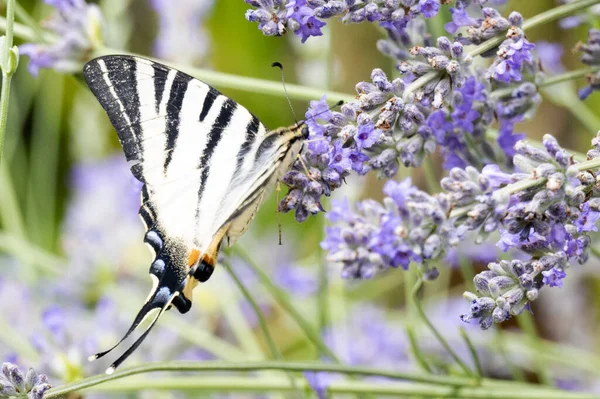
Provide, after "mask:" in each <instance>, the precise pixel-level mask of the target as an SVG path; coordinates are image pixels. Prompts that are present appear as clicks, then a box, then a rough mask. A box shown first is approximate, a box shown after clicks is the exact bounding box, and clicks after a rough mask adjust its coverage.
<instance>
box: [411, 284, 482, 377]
mask: <svg viewBox="0 0 600 399" xmlns="http://www.w3.org/2000/svg"><path fill="white" fill-rule="evenodd" d="M421 288H423V280H422V279H420V278H419V279H418V280H417V282H416V284H415V286H414V288H413V290H412V300H413V303H414V305H415V309H416V310H417V313H418V315H419V316H420V318H421V320H422V321H423V322H424V323H425V324H426V325H427V327H429V330H430V331H431V332H432V333H433V335H434V336H435V337H436V339H437V340H438V342H439V343H440V344H441V345H442V347H443V348H444V349H445V350H446V352H448V354H449V355H450V356H451V357H452V359H454V361H455V362H456V364H457V365H458V366H460V368H461V369H462V370H463V371H464V372H465V374H466V375H469V376H472V375H473V372H472V371H471V370H470V369H469V367H467V365H466V364H465V363H464V362H463V361H462V360H460V358H459V357H458V355H457V354H456V353H455V352H454V351H453V350H452V348H451V347H450V345H449V344H448V342H447V341H446V339H445V338H444V337H443V336H442V334H440V332H439V331H438V330H437V329H436V328H435V326H434V325H433V324H432V323H431V321H430V320H429V319H428V318H427V315H426V314H425V311H424V310H423V307H422V306H421V301H420V300H419V291H420V290H421Z"/></svg>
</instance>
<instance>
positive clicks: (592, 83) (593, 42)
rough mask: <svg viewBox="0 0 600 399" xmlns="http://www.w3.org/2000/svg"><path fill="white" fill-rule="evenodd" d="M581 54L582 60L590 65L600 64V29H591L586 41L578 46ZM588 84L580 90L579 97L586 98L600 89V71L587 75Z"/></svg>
mask: <svg viewBox="0 0 600 399" xmlns="http://www.w3.org/2000/svg"><path fill="white" fill-rule="evenodd" d="M578 49H579V51H581V52H582V53H583V54H582V55H581V58H580V60H581V62H583V63H584V64H586V65H590V66H598V65H600V30H598V29H590V30H589V32H588V40H587V42H586V43H584V44H582V45H580V46H579V47H578ZM586 80H587V82H588V85H587V86H585V87H584V88H582V89H581V90H579V98H580V99H582V100H585V99H586V98H588V97H589V96H590V94H592V92H594V91H595V90H600V71H598V72H594V73H589V74H588V75H587V76H586Z"/></svg>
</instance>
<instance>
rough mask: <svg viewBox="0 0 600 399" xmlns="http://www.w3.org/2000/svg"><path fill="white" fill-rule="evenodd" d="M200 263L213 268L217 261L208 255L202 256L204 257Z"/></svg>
mask: <svg viewBox="0 0 600 399" xmlns="http://www.w3.org/2000/svg"><path fill="white" fill-rule="evenodd" d="M202 263H204V264H207V265H209V266H214V265H215V263H217V261H216V259H215V257H214V256H211V255H210V254H204V256H202Z"/></svg>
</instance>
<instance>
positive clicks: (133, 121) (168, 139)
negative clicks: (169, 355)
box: [83, 55, 308, 374]
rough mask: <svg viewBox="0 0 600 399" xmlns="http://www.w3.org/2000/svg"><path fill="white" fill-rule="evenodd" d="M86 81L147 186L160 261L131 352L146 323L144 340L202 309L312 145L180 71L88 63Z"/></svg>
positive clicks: (148, 222) (105, 60)
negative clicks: (225, 256)
mask: <svg viewBox="0 0 600 399" xmlns="http://www.w3.org/2000/svg"><path fill="white" fill-rule="evenodd" d="M83 75H84V77H85V81H86V83H87V85H88V86H89V88H90V89H91V91H92V93H93V94H94V95H95V96H96V98H97V99H98V101H99V102H100V105H101V106H102V107H103V108H104V110H105V111H106V113H107V114H108V117H109V119H110V121H111V122H112V125H113V126H114V128H115V130H116V131H117V134H118V136H119V141H120V142H121V145H122V146H123V150H124V152H125V157H126V158H127V161H129V162H130V165H131V172H132V174H133V175H134V176H135V178H137V179H138V180H140V181H141V182H142V183H143V188H142V195H141V197H142V199H141V206H140V210H139V214H140V216H141V219H142V221H143V222H144V225H145V227H146V233H145V237H144V241H145V242H146V243H147V244H149V246H150V248H151V249H152V251H153V253H154V260H153V261H152V264H151V266H150V277H151V278H152V281H153V287H152V290H151V292H150V295H149V296H148V298H147V299H146V301H145V303H144V305H143V306H142V308H141V309H140V311H139V312H138V314H137V316H136V317H135V319H134V321H133V323H132V325H131V327H130V328H129V330H128V331H127V332H126V334H125V335H124V336H123V338H122V339H121V340H120V341H119V342H118V343H117V344H116V345H115V346H113V347H112V348H110V349H109V350H107V351H104V352H101V353H98V354H96V355H93V356H91V357H90V360H95V359H98V358H100V357H102V356H104V355H106V354H108V353H109V352H111V351H112V350H113V349H115V348H116V347H117V346H119V344H121V343H122V342H123V341H124V340H125V339H126V338H128V337H129V336H130V334H131V333H133V332H134V330H136V328H137V327H138V326H139V325H140V323H141V322H142V321H143V320H144V319H145V318H150V320H151V322H150V324H149V325H148V327H147V328H146V330H145V331H144V332H143V333H142V334H141V336H140V337H139V338H138V339H137V340H136V341H135V342H134V343H133V344H132V345H131V346H130V347H129V348H128V349H127V350H126V351H125V352H124V353H123V354H122V355H121V357H119V358H118V359H117V360H116V361H115V362H114V363H113V364H112V365H111V366H110V367H109V368H108V370H107V373H108V374H110V373H112V372H113V371H114V370H115V369H116V368H117V367H118V366H119V365H120V364H121V363H122V362H123V361H124V360H125V359H126V358H127V357H128V356H129V355H131V354H132V353H133V352H134V351H135V350H136V349H137V347H138V346H139V345H140V344H141V343H142V341H143V340H144V339H145V338H146V336H147V335H148V333H149V332H150V330H151V329H152V328H153V327H154V325H155V324H156V322H157V321H158V319H159V318H160V316H161V315H162V314H163V313H164V312H165V311H166V310H167V309H169V308H170V307H171V306H174V307H175V308H177V310H179V312H181V313H185V312H187V311H189V310H190V308H191V306H192V290H193V289H194V288H195V287H196V285H197V284H198V283H199V282H205V281H206V280H208V279H209V277H210V276H211V274H212V272H213V270H214V268H215V264H216V260H217V254H218V252H219V248H220V246H221V245H222V243H223V242H226V244H227V245H228V246H231V245H233V243H234V242H235V241H236V240H237V239H238V238H239V237H240V236H241V235H242V234H243V233H244V232H245V231H246V230H247V229H248V225H249V223H250V221H251V220H252V219H253V217H254V215H255V214H256V212H257V210H258V208H259V206H260V205H261V204H262V203H263V201H264V200H265V199H266V198H267V196H268V194H269V193H270V191H271V190H272V189H273V188H274V186H275V184H276V183H277V182H278V181H279V180H280V179H281V178H282V176H283V174H284V173H285V172H286V171H287V170H288V169H289V167H290V166H291V165H292V163H293V162H294V161H295V159H296V156H297V154H298V153H299V151H300V149H301V148H302V144H303V142H304V140H305V139H306V138H307V137H308V128H307V126H306V125H305V123H304V122H297V123H295V124H294V125H292V126H290V127H283V128H279V129H275V130H272V131H269V130H267V129H266V128H265V126H264V125H263V124H262V123H261V122H260V121H259V120H258V118H257V117H256V116H254V115H253V114H252V113H250V112H249V111H248V110H247V109H246V108H244V107H243V106H241V105H240V104H238V103H236V102H235V101H233V100H232V99H230V98H228V97H226V96H224V95H223V94H221V93H220V92H219V91H217V90H216V89H215V88H213V87H211V86H209V85H207V84H206V83H203V82H201V81H199V80H197V79H194V78H193V77H191V76H189V75H187V74H185V73H183V72H180V71H178V70H176V69H173V68H170V67H167V66H165V65H162V64H159V63H157V62H154V61H150V60H147V59H144V58H140V57H133V56H128V55H108V56H103V57H99V58H96V59H93V60H91V61H90V62H88V63H87V64H86V65H85V66H84V68H83Z"/></svg>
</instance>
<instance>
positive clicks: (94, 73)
mask: <svg viewBox="0 0 600 399" xmlns="http://www.w3.org/2000/svg"><path fill="white" fill-rule="evenodd" d="M101 61H102V62H104V64H105V66H106V71H107V72H106V75H107V76H106V77H107V78H108V81H109V82H110V84H107V82H106V81H105V76H104V73H103V72H102V70H101V68H100V65H99V62H101ZM136 65H137V63H136V61H135V60H134V59H133V58H131V57H123V56H107V57H102V58H101V59H99V60H92V61H90V62H89V63H88V64H86V66H85V68H84V76H85V79H86V82H87V84H88V86H89V87H90V89H91V90H92V92H93V93H94V95H95V96H96V98H97V99H98V101H99V102H100V104H101V105H102V107H103V108H104V110H105V111H106V113H107V114H108V117H109V118H110V121H111V123H112V124H113V126H114V127H115V130H116V131H117V134H118V135H119V140H120V141H121V143H127V144H123V150H124V151H125V156H126V158H127V160H129V161H131V160H134V159H137V160H141V159H142V144H141V143H140V140H139V138H140V135H141V128H140V126H139V125H138V126H134V124H136V123H138V122H139V121H140V109H139V108H140V99H139V95H138V90H137V80H136ZM111 86H112V88H113V89H114V94H113V92H112V90H111ZM120 104H122V105H123V108H124V112H123V111H122V110H121V106H120ZM127 119H129V123H128V121H127Z"/></svg>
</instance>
